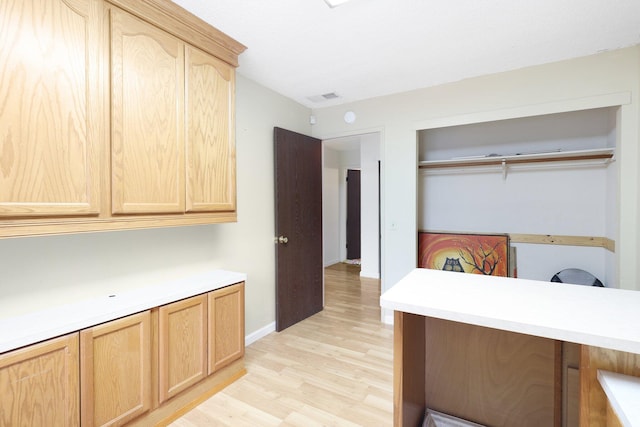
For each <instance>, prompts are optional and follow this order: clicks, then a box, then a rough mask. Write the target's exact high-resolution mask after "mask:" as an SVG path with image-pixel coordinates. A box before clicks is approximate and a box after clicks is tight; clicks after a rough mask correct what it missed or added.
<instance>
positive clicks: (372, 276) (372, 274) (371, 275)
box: [360, 270, 380, 279]
mask: <svg viewBox="0 0 640 427" xmlns="http://www.w3.org/2000/svg"><path fill="white" fill-rule="evenodd" d="M360 277H366V278H368V279H379V278H380V275H379V274H378V272H377V271H376V272H372V271H364V270H360Z"/></svg>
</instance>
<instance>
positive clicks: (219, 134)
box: [185, 46, 236, 212]
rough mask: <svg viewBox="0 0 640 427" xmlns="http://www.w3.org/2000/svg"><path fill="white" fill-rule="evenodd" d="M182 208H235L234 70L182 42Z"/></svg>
mask: <svg viewBox="0 0 640 427" xmlns="http://www.w3.org/2000/svg"><path fill="white" fill-rule="evenodd" d="M185 55H186V68H185V70H186V87H187V93H186V95H187V97H186V105H187V109H186V128H187V131H186V135H187V140H186V157H187V159H186V178H187V181H186V186H187V193H186V203H187V206H186V210H187V211H188V212H207V211H211V212H215V211H235V210H236V191H235V189H236V181H235V179H236V173H235V167H236V158H235V143H234V141H235V136H234V125H233V123H234V111H235V102H234V93H235V71H234V69H233V67H231V66H230V65H229V64H227V63H225V62H223V61H221V60H219V59H216V58H215V57H213V56H211V55H209V54H207V53H205V52H203V51H201V50H199V49H196V48H193V47H191V46H186V51H185Z"/></svg>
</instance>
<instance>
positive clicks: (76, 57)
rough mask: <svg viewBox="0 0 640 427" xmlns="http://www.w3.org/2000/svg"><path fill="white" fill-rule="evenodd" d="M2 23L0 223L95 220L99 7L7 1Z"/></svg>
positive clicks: (81, 2) (86, 1) (55, 0)
mask: <svg viewBox="0 0 640 427" xmlns="http://www.w3.org/2000/svg"><path fill="white" fill-rule="evenodd" d="M0 16H1V17H2V24H1V25H0V40H2V46H1V47H0V70H2V72H1V73H0V100H2V101H1V103H2V107H0V217H23V216H36V217H37V216H62V215H92V214H97V213H98V211H99V199H100V197H99V182H100V181H99V171H98V165H99V158H98V154H99V152H100V151H99V147H100V142H99V141H98V138H99V135H100V129H99V126H98V124H97V123H98V121H99V119H100V118H101V114H100V113H99V111H98V110H99V106H100V102H99V100H98V98H97V96H98V84H99V82H98V70H97V64H98V52H99V49H98V37H99V31H93V29H94V28H99V25H98V23H99V22H100V20H99V18H98V10H97V3H96V2H95V1H91V0H34V1H24V0H6V1H2V2H0Z"/></svg>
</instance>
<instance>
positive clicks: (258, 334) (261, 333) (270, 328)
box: [244, 322, 276, 347]
mask: <svg viewBox="0 0 640 427" xmlns="http://www.w3.org/2000/svg"><path fill="white" fill-rule="evenodd" d="M275 330H276V322H271V323H269V324H268V325H267V326H264V327H262V328H260V329H258V330H257V331H255V332H251V333H250V334H249V335H247V336H245V337H244V345H245V347H247V346H249V345H251V344H253V343H254V342H256V341H258V340H259V339H260V338H264V337H266V336H267V335H269V334H270V333H271V332H275Z"/></svg>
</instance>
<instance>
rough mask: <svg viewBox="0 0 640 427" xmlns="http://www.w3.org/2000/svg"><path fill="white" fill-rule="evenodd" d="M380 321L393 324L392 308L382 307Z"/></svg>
mask: <svg viewBox="0 0 640 427" xmlns="http://www.w3.org/2000/svg"><path fill="white" fill-rule="evenodd" d="M382 323H384V324H385V325H393V310H387V309H385V308H383V309H382Z"/></svg>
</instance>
